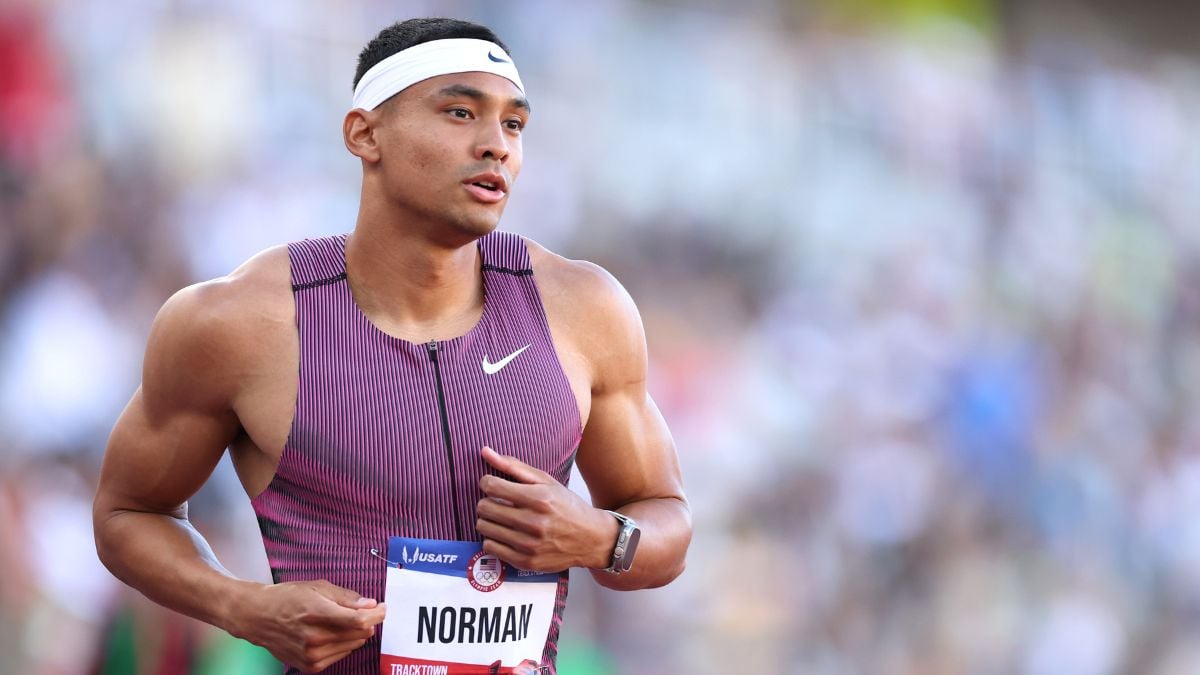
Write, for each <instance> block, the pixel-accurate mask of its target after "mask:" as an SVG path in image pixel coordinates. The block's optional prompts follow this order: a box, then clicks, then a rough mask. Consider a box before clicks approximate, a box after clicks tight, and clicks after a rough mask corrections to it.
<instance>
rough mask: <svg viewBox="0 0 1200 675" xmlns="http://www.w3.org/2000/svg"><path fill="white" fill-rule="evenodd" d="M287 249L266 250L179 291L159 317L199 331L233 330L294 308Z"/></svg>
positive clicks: (279, 247) (284, 247) (273, 248)
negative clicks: (231, 328)
mask: <svg viewBox="0 0 1200 675" xmlns="http://www.w3.org/2000/svg"><path fill="white" fill-rule="evenodd" d="M290 296H291V285H290V272H289V264H288V251H287V246H275V247H272V248H269V249H266V250H264V251H262V252H260V253H258V254H257V255H255V256H254V257H252V258H250V259H249V260H247V261H246V262H244V263H242V264H241V265H240V266H239V267H238V268H237V269H235V270H233V271H232V272H230V273H229V274H227V275H225V276H223V277H217V278H216V279H210V280H208V281H202V282H199V283H196V284H192V285H191V286H187V287H185V288H182V289H180V290H179V291H177V292H176V293H175V294H174V295H172V296H171V297H170V298H169V299H168V300H167V302H166V303H165V304H164V305H163V310H162V311H161V312H160V317H167V318H172V317H175V318H179V319H182V320H183V322H184V323H187V324H192V325H195V326H196V327H197V328H205V327H220V326H233V325H237V324H245V323H247V322H249V323H256V322H257V321H258V320H260V319H271V318H275V317H276V315H278V313H279V312H281V311H286V310H288V309H290V308H291V306H292V305H291V297H290Z"/></svg>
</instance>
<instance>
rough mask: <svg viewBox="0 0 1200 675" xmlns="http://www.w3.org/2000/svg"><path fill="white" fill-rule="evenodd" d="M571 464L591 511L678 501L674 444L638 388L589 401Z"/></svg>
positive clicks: (651, 402) (680, 492) (679, 481)
mask: <svg viewBox="0 0 1200 675" xmlns="http://www.w3.org/2000/svg"><path fill="white" fill-rule="evenodd" d="M577 463H578V465H579V472H580V474H581V475H582V476H583V478H584V480H585V481H586V482H587V486H588V491H589V492H590V493H591V495H592V502H593V503H594V504H595V505H596V506H597V507H600V508H607V509H615V508H617V507H620V506H623V505H625V504H629V503H632V502H636V501H642V500H645V499H668V498H674V499H679V500H683V499H684V494H683V482H682V479H681V477H680V471H679V459H678V456H677V454H676V451H675V442H674V440H672V438H671V432H670V430H669V429H668V428H667V424H666V422H665V421H664V420H663V417H662V414H661V413H660V412H659V410H658V406H657V405H655V403H654V400H653V399H651V398H650V395H649V394H648V393H646V391H645V388H644V387H631V388H630V389H629V390H626V391H613V392H607V393H603V394H601V395H599V396H594V397H593V399H592V413H591V417H590V419H589V420H588V425H587V428H586V429H585V430H584V434H583V440H582V441H581V442H580V447H579V454H578V456H577Z"/></svg>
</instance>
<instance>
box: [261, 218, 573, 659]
mask: <svg viewBox="0 0 1200 675" xmlns="http://www.w3.org/2000/svg"><path fill="white" fill-rule="evenodd" d="M347 236H348V235H340V236H335V237H326V238H322V239H306V240H304V241H300V242H296V243H292V244H289V245H288V255H289V258H290V260H291V270H292V272H291V276H292V290H293V295H294V297H295V302H296V324H297V327H298V330H299V335H300V373H299V394H298V396H297V400H296V407H295V418H294V419H293V421H292V426H291V430H290V433H289V436H288V440H287V443H286V444H285V446H284V448H283V453H282V455H281V457H280V460H279V466H278V468H277V470H276V473H275V477H274V478H273V479H272V481H271V483H270V485H269V486H268V487H267V489H266V490H265V491H264V492H263V493H262V494H260V495H258V496H257V497H256V498H254V500H253V501H252V504H253V507H254V511H255V513H256V514H257V517H258V524H259V527H260V529H261V530H262V536H263V543H264V546H265V548H266V552H267V559H268V560H269V561H270V564H271V573H272V576H273V578H274V580H275V582H276V583H281V582H287V581H299V580H313V579H326V580H328V581H330V582H331V583H333V584H336V585H338V586H343V587H346V588H349V589H352V590H354V591H356V592H358V593H360V594H362V595H363V596H366V597H370V598H376V599H378V600H382V599H383V597H384V596H383V592H384V577H385V574H386V565H385V563H384V562H383V561H382V560H380V559H378V558H376V557H374V556H372V555H371V549H372V548H376V549H379V550H380V551H386V550H387V540H388V537H389V536H406V537H421V538H428V539H453V540H460V541H479V540H480V539H481V538H480V537H479V535H478V533H477V532H476V530H475V518H476V516H475V504H476V502H478V500H480V499H481V498H482V497H483V496H484V495H483V492H482V491H481V490H480V489H479V479H480V478H481V477H482V476H483V475H484V474H485V473H493V474H494V473H495V471H494V470H492V469H491V468H490V467H489V466H488V465H487V464H486V463H485V462H484V461H483V458H482V457H481V456H480V449H481V448H482V447H483V446H484V445H487V446H490V447H492V448H495V449H496V450H497V451H499V452H500V453H501V454H507V455H513V456H516V457H517V458H519V459H520V460H522V461H524V462H526V463H527V464H530V465H532V466H535V467H537V468H539V469H541V470H543V471H545V472H547V473H549V474H550V475H552V476H554V477H555V478H556V479H557V480H558V481H560V482H561V483H563V484H564V485H565V484H566V483H567V480H568V478H569V475H570V471H571V465H572V463H573V461H574V457H575V451H576V449H577V448H578V446H579V441H580V437H581V433H582V429H581V423H580V417H579V408H578V407H577V405H576V400H575V396H574V393H573V392H572V390H571V387H570V384H569V383H568V381H567V377H566V374H565V373H564V372H563V369H562V366H561V365H560V363H559V361H558V356H557V354H556V353H555V350H554V344H553V342H552V340H551V336H550V329H549V326H548V324H547V322H546V314H545V311H544V309H543V307H542V302H541V297H540V296H539V294H538V289H537V284H536V283H535V281H534V276H533V270H532V268H531V267H530V264H529V253H528V250H527V249H526V246H525V242H524V240H523V239H522V238H521V237H519V236H517V235H515V234H510V233H505V232H493V233H492V234H489V235H487V236H485V237H483V238H482V239H480V240H479V242H478V249H479V254H480V257H481V259H482V266H483V286H484V305H483V315H482V317H481V318H480V319H479V322H478V323H477V324H476V325H475V327H474V328H472V329H471V330H470V331H469V332H468V333H467V334H465V335H462V336H460V337H457V338H454V339H451V340H443V341H440V342H432V341H431V342H426V343H422V344H414V343H411V342H408V341H406V340H402V339H400V338H396V337H392V336H390V335H388V334H386V333H384V332H382V331H381V330H379V328H377V327H376V326H375V325H374V324H372V323H371V322H370V320H368V319H367V317H366V315H364V314H363V313H362V311H361V310H360V309H359V308H358V305H357V304H356V303H355V302H354V298H353V297H352V296H351V293H350V287H349V285H348V284H347V282H346V257H345V249H346V238H347ZM521 349H523V350H524V351H521V352H520V353H519V354H517V356H516V357H514V358H512V359H511V360H510V361H508V362H507V363H505V364H504V365H503V368H501V369H500V370H498V371H494V372H493V373H491V374H488V373H486V372H485V371H484V367H483V363H484V361H485V359H486V360H487V362H488V363H489V364H492V366H491V368H492V369H494V367H495V365H497V364H498V362H500V361H501V360H502V359H504V358H505V357H507V356H509V355H511V354H513V353H515V352H517V351H518V350H521ZM566 595H567V573H566V572H565V571H564V572H563V573H562V574H561V575H560V576H559V583H558V593H557V597H556V602H555V609H554V619H553V621H552V622H551V628H550V633H549V637H548V639H547V641H546V646H545V651H544V653H543V657H542V658H543V663H544V664H546V665H550V666H552V667H553V664H554V662H555V659H556V656H557V641H558V633H559V626H560V625H561V622H562V614H563V608H564V607H565V602H566ZM378 633H379V631H376V636H375V637H374V638H372V639H371V640H370V641H368V642H367V644H366V645H364V646H363V647H362V648H360V649H358V650H356V651H354V652H352V653H351V654H350V655H349V656H347V657H346V658H345V659H343V660H342V661H340V662H338V663H336V664H334V665H333V666H331V667H330V668H329V669H327V670H326V671H324V672H326V673H330V674H334V675H351V674H352V675H368V674H371V675H373V674H374V673H378V672H379V649H380V643H379V634H378ZM289 672H298V671H289Z"/></svg>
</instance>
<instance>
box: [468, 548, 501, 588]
mask: <svg viewBox="0 0 1200 675" xmlns="http://www.w3.org/2000/svg"><path fill="white" fill-rule="evenodd" d="M504 574H505V570H504V563H503V562H501V561H500V559H499V558H497V557H496V556H494V555H491V554H490V553H484V552H483V551H480V552H478V553H476V554H475V555H473V556H471V562H469V563H467V581H469V582H471V586H473V587H474V588H475V590H477V591H481V592H483V593H490V592H491V591H494V590H496V589H497V588H500V584H502V583H504Z"/></svg>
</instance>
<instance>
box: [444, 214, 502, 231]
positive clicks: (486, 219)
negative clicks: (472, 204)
mask: <svg viewBox="0 0 1200 675" xmlns="http://www.w3.org/2000/svg"><path fill="white" fill-rule="evenodd" d="M502 213H503V209H500V208H497V209H488V210H486V211H485V210H482V209H480V210H476V211H475V212H474V213H465V214H460V217H458V218H454V219H453V222H454V227H455V229H457V230H459V231H460V232H462V233H463V234H467V235H470V236H472V237H475V238H478V237H483V236H485V235H488V234H491V233H492V232H493V231H495V229H496V228H497V227H499V226H500V215H501V214H502Z"/></svg>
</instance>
